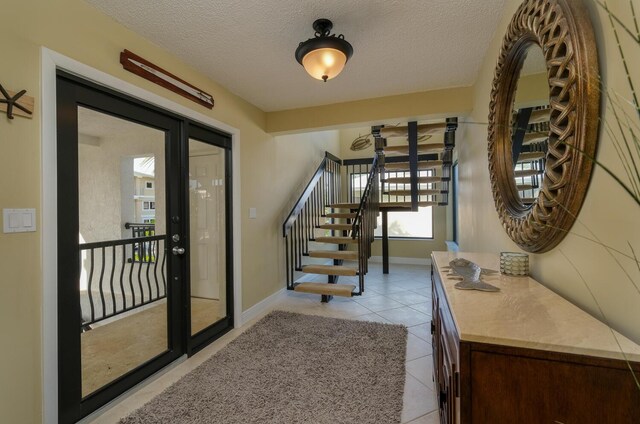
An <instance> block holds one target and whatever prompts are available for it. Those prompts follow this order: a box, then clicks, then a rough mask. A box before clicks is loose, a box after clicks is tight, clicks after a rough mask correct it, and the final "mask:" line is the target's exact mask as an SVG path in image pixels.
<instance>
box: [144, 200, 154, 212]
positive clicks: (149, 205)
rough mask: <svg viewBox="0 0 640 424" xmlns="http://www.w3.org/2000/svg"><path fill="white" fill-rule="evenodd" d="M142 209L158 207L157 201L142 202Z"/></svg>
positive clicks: (151, 209)
mask: <svg viewBox="0 0 640 424" xmlns="http://www.w3.org/2000/svg"><path fill="white" fill-rule="evenodd" d="M142 209H143V210H145V211H153V210H155V209H156V202H142Z"/></svg>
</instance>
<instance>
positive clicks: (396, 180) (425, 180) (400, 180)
mask: <svg viewBox="0 0 640 424" xmlns="http://www.w3.org/2000/svg"><path fill="white" fill-rule="evenodd" d="M382 181H383V182H385V183H387V184H411V177H391V178H383V179H382ZM441 181H448V179H446V178H442V177H418V184H432V183H439V182H441Z"/></svg>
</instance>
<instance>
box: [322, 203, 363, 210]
mask: <svg viewBox="0 0 640 424" xmlns="http://www.w3.org/2000/svg"><path fill="white" fill-rule="evenodd" d="M329 207H330V208H332V209H358V208H359V207H360V203H334V204H332V205H329Z"/></svg>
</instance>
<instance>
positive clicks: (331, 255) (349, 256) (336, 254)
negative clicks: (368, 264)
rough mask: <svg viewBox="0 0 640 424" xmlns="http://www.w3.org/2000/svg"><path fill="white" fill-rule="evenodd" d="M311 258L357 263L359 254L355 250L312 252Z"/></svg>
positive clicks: (310, 253)
mask: <svg viewBox="0 0 640 424" xmlns="http://www.w3.org/2000/svg"><path fill="white" fill-rule="evenodd" d="M309 257H311V258H326V259H342V260H344V261H356V260H358V252H356V251H353V250H312V251H310V252H309Z"/></svg>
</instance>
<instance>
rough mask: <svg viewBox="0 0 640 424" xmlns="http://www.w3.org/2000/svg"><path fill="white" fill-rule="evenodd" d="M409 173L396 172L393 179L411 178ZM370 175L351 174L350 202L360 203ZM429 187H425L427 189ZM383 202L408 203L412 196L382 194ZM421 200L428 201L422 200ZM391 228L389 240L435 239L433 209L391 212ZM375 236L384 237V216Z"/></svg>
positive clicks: (389, 218) (399, 187) (389, 219)
mask: <svg viewBox="0 0 640 424" xmlns="http://www.w3.org/2000/svg"><path fill="white" fill-rule="evenodd" d="M409 175H410V174H409V172H394V173H393V175H392V176H393V177H409ZM418 175H419V176H421V177H427V176H431V175H434V174H433V172H432V171H420V172H419V174H418ZM368 176H369V174H368V172H367V173H363V172H354V173H352V174H349V185H350V187H349V188H350V199H352V200H350V201H352V202H358V201H360V195H361V194H362V191H363V190H364V188H365V186H366V185H367V178H368ZM426 187H427V186H425V188H426ZM389 188H390V187H389V186H385V190H389ZM406 188H408V185H406V186H402V185H396V186H394V187H391V189H406ZM428 188H435V185H434V186H432V185H431V184H429V185H428ZM380 200H381V202H407V201H411V197H410V196H389V195H388V194H384V193H383V194H381V199H380ZM421 200H428V198H426V197H425V198H422V199H421ZM387 219H388V226H389V238H395V239H403V238H404V239H416V238H433V207H432V206H424V207H419V208H418V211H417V212H389V213H388V215H387ZM374 235H375V236H376V237H382V215H378V226H377V228H376V229H375V232H374Z"/></svg>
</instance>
